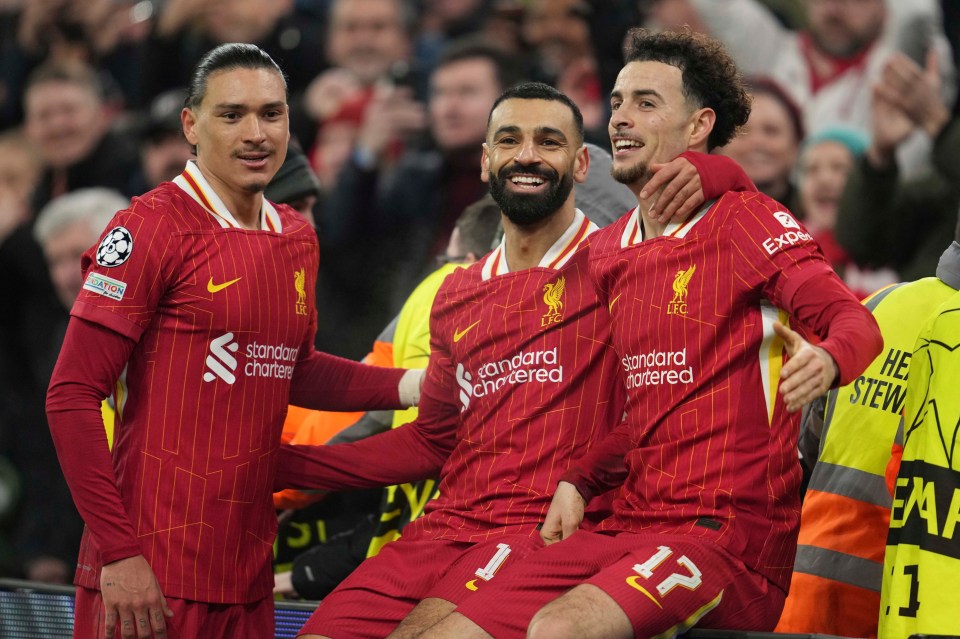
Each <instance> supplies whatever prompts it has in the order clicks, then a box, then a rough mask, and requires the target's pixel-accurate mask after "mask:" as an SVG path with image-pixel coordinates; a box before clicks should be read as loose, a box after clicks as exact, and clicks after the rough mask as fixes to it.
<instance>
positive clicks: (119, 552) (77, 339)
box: [47, 318, 140, 563]
mask: <svg viewBox="0 0 960 639" xmlns="http://www.w3.org/2000/svg"><path fill="white" fill-rule="evenodd" d="M133 346H134V344H133V342H132V341H131V340H128V339H126V338H124V337H122V336H120V335H118V334H116V333H113V332H112V331H110V330H109V329H106V328H103V327H100V326H97V325H95V324H91V323H89V322H85V321H84V320H80V319H77V318H73V319H71V321H70V325H69V327H68V329H67V334H66V337H65V338H64V343H63V347H62V349H61V352H60V358H59V359H58V361H57V366H56V368H55V369H54V372H53V377H52V379H51V382H50V389H49V391H48V393H47V420H48V422H49V425H50V432H51V435H52V436H53V442H54V445H55V446H56V449H57V456H58V458H59V459H60V465H61V467H62V469H63V474H64V477H65V478H66V480H67V485H68V486H69V488H70V492H71V494H72V495H73V499H74V502H75V503H76V506H77V510H78V511H79V512H80V515H81V516H82V517H83V520H84V522H85V523H86V524H87V527H88V528H89V529H90V533H91V534H92V535H93V539H94V541H95V542H96V544H97V547H98V549H99V550H100V554H101V556H102V559H103V562H104V563H110V562H112V561H116V560H118V559H123V558H126V557H131V556H133V555H137V554H140V547H139V544H138V543H137V539H136V534H135V532H134V530H133V526H132V525H131V523H130V520H129V517H128V516H127V513H126V510H125V508H124V506H123V501H122V499H121V496H120V491H119V489H118V488H117V479H116V475H115V473H114V469H113V460H112V458H111V455H110V449H109V447H108V445H107V436H106V431H105V430H104V427H103V417H102V414H101V412H100V403H101V401H102V400H103V398H104V397H106V395H107V394H109V389H110V388H111V386H112V384H113V382H114V381H115V380H116V378H117V376H118V375H119V371H120V370H122V368H123V364H124V363H125V362H126V360H127V359H128V358H129V354H130V352H131V351H132V350H133ZM90 353H96V357H91V356H90Z"/></svg>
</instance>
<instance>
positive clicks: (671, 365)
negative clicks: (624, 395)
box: [620, 348, 693, 389]
mask: <svg viewBox="0 0 960 639" xmlns="http://www.w3.org/2000/svg"><path fill="white" fill-rule="evenodd" d="M620 363H621V364H622V365H623V371H624V373H625V374H626V376H627V388H628V389H630V388H640V387H641V386H657V385H659V384H692V383H693V366H687V349H686V348H684V349H683V350H679V351H656V350H654V351H650V352H649V353H643V354H641V355H627V356H625V357H624V358H623V359H622V360H620Z"/></svg>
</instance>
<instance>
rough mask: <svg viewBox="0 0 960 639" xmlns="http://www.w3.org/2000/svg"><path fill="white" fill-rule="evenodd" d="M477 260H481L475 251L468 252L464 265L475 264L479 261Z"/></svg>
mask: <svg viewBox="0 0 960 639" xmlns="http://www.w3.org/2000/svg"><path fill="white" fill-rule="evenodd" d="M477 259H479V258H478V257H477V254H476V253H474V252H473V251H468V252H467V255H466V257H464V259H463V263H464V264H473V263H474V262H476V261H477Z"/></svg>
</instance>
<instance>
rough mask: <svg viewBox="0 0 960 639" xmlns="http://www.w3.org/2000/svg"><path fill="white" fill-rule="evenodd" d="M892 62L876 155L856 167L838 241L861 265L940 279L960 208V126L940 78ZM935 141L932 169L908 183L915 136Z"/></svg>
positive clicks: (871, 152)
mask: <svg viewBox="0 0 960 639" xmlns="http://www.w3.org/2000/svg"><path fill="white" fill-rule="evenodd" d="M934 61H935V58H932V57H931V58H930V60H929V61H928V67H927V69H926V70H924V69H921V68H920V67H919V66H917V65H916V64H915V63H913V62H912V61H911V60H910V59H908V58H906V57H905V56H902V55H896V56H893V57H891V59H890V60H889V61H888V63H887V65H886V67H885V71H884V74H883V77H882V78H881V82H880V83H879V84H878V85H877V87H876V89H875V97H874V102H873V116H872V118H871V139H870V148H869V149H868V150H867V153H866V154H865V155H864V156H863V157H862V158H860V160H859V161H858V162H857V163H856V164H855V165H854V167H853V171H852V172H851V174H850V179H849V181H848V182H847V186H846V189H845V190H844V193H843V198H842V200H841V202H840V211H839V217H838V220H837V240H838V241H839V242H840V244H841V245H842V246H843V247H844V249H845V250H846V251H847V252H848V253H849V254H850V255H851V257H853V258H854V259H856V260H857V261H858V262H860V263H862V264H867V265H870V266H873V267H881V266H889V267H892V268H894V269H896V270H897V271H898V272H899V273H900V274H901V275H902V276H903V277H904V278H905V279H908V280H914V279H919V278H921V277H928V276H932V275H934V273H935V272H936V269H937V261H938V259H939V256H940V249H941V248H942V244H943V238H944V237H950V233H951V232H952V229H953V224H954V221H955V219H956V213H957V209H958V207H960V164H958V163H957V154H958V153H960V119H958V118H957V117H956V116H954V117H953V119H952V120H951V119H950V112H949V110H948V109H947V106H946V105H945V104H944V103H943V102H942V101H941V100H940V99H939V74H938V73H937V71H936V69H935V68H934V66H933V65H934V64H935V62H934ZM916 129H923V130H924V131H925V132H926V134H927V135H929V136H930V137H931V138H933V139H934V146H933V155H932V166H931V167H930V169H928V170H927V171H925V172H923V173H921V174H918V175H913V176H911V177H908V178H904V177H903V175H902V174H903V171H902V168H901V167H900V166H899V165H898V162H897V158H896V157H895V152H896V149H897V148H898V147H899V146H900V145H901V144H903V143H904V142H905V141H906V140H907V139H909V136H910V135H911V133H912V132H913V131H915V130H916Z"/></svg>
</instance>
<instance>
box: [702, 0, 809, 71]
mask: <svg viewBox="0 0 960 639" xmlns="http://www.w3.org/2000/svg"><path fill="white" fill-rule="evenodd" d="M689 1H690V3H691V4H692V5H693V7H694V8H695V9H696V10H697V14H698V16H699V18H700V19H701V20H702V21H703V23H704V25H705V26H706V27H707V29H708V30H709V32H710V35H712V36H713V37H714V38H716V39H718V40H720V41H721V42H723V44H724V46H725V47H726V48H727V50H728V51H729V52H730V55H731V56H733V59H734V61H735V62H736V63H737V67H738V68H739V69H740V72H741V73H743V74H744V75H762V74H766V73H769V69H770V65H771V64H772V63H773V62H774V61H775V60H776V59H777V58H778V57H779V55H780V52H781V51H782V50H783V48H784V39H785V38H787V37H789V36H790V35H791V34H790V32H789V31H787V30H786V29H785V28H783V26H781V25H780V23H779V22H778V21H777V19H776V18H775V17H774V16H773V14H772V13H770V11H769V10H767V9H766V7H764V6H763V5H762V4H761V3H760V2H758V1H757V0H689ZM745 36H748V37H745Z"/></svg>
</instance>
